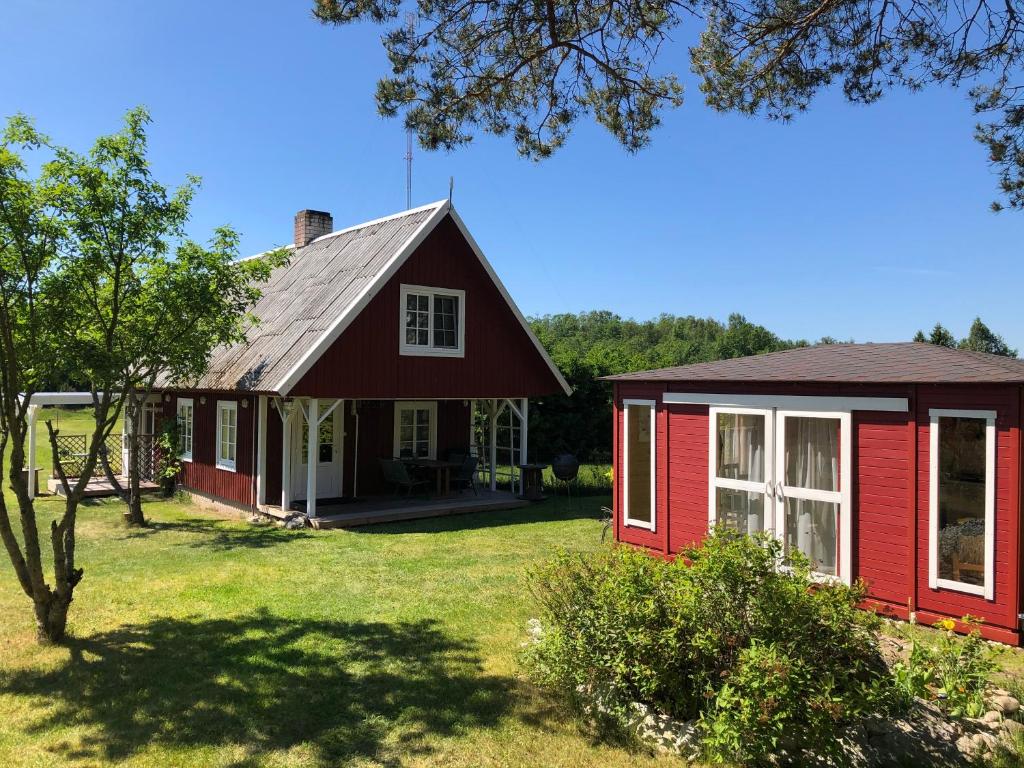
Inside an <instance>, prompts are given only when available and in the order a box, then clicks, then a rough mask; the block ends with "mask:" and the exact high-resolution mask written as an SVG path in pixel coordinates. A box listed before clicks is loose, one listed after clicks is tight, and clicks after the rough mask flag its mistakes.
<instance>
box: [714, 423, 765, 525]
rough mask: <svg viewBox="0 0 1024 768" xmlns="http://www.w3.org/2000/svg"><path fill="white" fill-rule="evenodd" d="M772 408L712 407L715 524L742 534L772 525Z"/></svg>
mask: <svg viewBox="0 0 1024 768" xmlns="http://www.w3.org/2000/svg"><path fill="white" fill-rule="evenodd" d="M772 427H773V418H772V411H771V410H770V409H769V410H757V409H750V408H712V409H711V449H712V452H713V453H712V457H711V458H712V461H711V483H710V488H711V499H710V516H709V517H710V523H711V524H712V525H716V524H717V525H724V526H726V527H728V528H732V529H733V530H736V531H739V532H741V533H747V534H754V533H758V532H760V531H764V530H771V528H772V495H773V493H774V490H773V488H774V486H773V483H772V472H773V466H772V459H771V456H772V450H773V446H772Z"/></svg>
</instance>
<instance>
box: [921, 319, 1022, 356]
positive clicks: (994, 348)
mask: <svg viewBox="0 0 1024 768" xmlns="http://www.w3.org/2000/svg"><path fill="white" fill-rule="evenodd" d="M914 341H924V342H928V343H929V344H938V345H939V346H942V347H949V348H950V349H971V350H974V351H975V352H988V353H989V354H990V355H1002V356H1003V357H1016V356H1017V350H1016V349H1011V348H1010V346H1009V345H1008V344H1007V343H1006V341H1005V340H1004V339H1003V337H1002V336H1000V335H998V334H996V333H993V332H992V330H991V329H990V328H989V327H988V326H987V325H985V324H984V323H983V322H981V318H980V317H976V318H974V322H973V323H971V329H970V331H968V333H967V336H966V337H965V338H963V339H961V340H960V341H957V340H956V337H955V336H954V335H953V334H952V333H951V332H950V331H949V330H947V329H946V328H945V327H944V326H943V325H942V323H936V324H935V327H934V328H932V332H931V334H929V335H928V336H927V337H926V336H925V335H924V332H923V331H918V332H917V333H916V334H914Z"/></svg>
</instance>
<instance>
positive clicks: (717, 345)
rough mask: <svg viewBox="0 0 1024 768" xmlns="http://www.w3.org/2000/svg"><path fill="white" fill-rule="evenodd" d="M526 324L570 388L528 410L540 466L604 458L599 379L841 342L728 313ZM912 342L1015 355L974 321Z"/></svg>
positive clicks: (588, 316)
mask: <svg viewBox="0 0 1024 768" xmlns="http://www.w3.org/2000/svg"><path fill="white" fill-rule="evenodd" d="M530 323H531V325H532V326H533V330H534V333H536V334H537V338H539V339H540V341H541V343H542V344H543V345H544V347H545V348H546V349H547V350H548V353H549V354H550V355H551V357H552V359H553V360H554V361H555V364H556V365H557V366H558V367H559V369H561V371H562V373H563V374H564V375H565V378H566V379H567V380H568V382H569V384H570V386H572V388H573V394H572V395H571V396H568V397H567V396H564V395H557V396H552V397H548V398H544V399H543V400H541V401H539V402H536V403H535V404H531V407H530V445H531V453H532V455H533V456H535V457H536V458H537V459H540V460H550V459H551V457H553V456H554V455H556V454H557V453H560V452H563V451H568V452H570V453H573V454H575V455H576V456H578V457H579V458H580V459H581V460H582V461H587V462H593V463H605V462H607V461H609V460H610V455H611V436H612V425H611V397H612V387H611V384H609V383H608V382H603V381H599V379H600V377H601V376H608V375H611V374H615V373H625V372H629V371H644V370H648V369H651V368H664V367H667V366H673V365H687V364H689V363H701V362H707V361H709V360H723V359H726V358H731V357H743V356H744V355H759V354H764V353H766V352H775V351H778V350H782V349H791V348H793V347H802V346H808V345H809V344H812V343H814V344H836V343H841V342H840V341H839V340H837V339H834V338H832V337H830V336H825V337H822V338H821V339H819V340H818V341H816V342H810V341H807V340H806V339H783V338H780V337H779V336H777V335H776V334H774V333H772V332H771V331H770V330H768V329H767V328H765V327H764V326H762V325H757V324H755V323H751V322H749V321H748V320H747V319H746V318H745V317H744V316H743V315H739V314H732V315H730V316H729V319H728V320H727V321H726V322H724V323H722V322H720V321H718V320H714V319H712V318H705V317H694V316H692V315H687V316H685V317H680V316H676V315H668V314H663V315H660V316H658V317H657V318H655V319H653V320H642V321H640V320H630V319H623V318H621V317H620V316H619V315H616V314H615V313H613V312H608V311H605V310H598V311H594V312H581V313H579V314H558V315H544V316H543V317H535V318H532V319H531V320H530ZM849 341H852V339H851V340H849ZM914 341H924V342H930V343H932V344H941V345H942V346H947V347H958V348H962V349H972V350H976V351H979V352H988V353H991V354H997V355H1004V356H1007V357H1016V356H1017V350H1016V349H1011V348H1010V347H1009V346H1008V345H1007V344H1006V342H1005V341H1004V340H1003V338H1002V337H1001V336H1000V335H998V334H996V333H994V332H993V331H992V330H991V329H989V328H988V326H986V325H985V324H984V323H983V322H982V321H981V319H980V318H977V319H975V321H974V323H973V324H972V325H971V327H970V329H969V331H968V333H967V335H966V336H964V337H963V338H961V339H957V338H956V337H955V336H954V335H953V333H952V332H951V331H949V330H948V329H947V328H946V327H944V326H943V325H942V324H941V323H936V324H935V326H934V327H933V328H932V329H931V331H930V332H928V333H925V332H924V331H918V332H917V334H916V335H915V336H914Z"/></svg>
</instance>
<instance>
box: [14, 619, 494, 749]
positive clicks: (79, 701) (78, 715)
mask: <svg viewBox="0 0 1024 768" xmlns="http://www.w3.org/2000/svg"><path fill="white" fill-rule="evenodd" d="M70 650H71V656H70V659H69V660H68V661H67V662H66V663H65V664H64V665H62V666H60V667H59V668H56V669H40V670H36V669H24V670H18V671H13V672H3V671H0V689H2V690H3V691H4V692H5V694H7V695H11V696H16V697H24V698H25V699H29V700H31V701H32V702H34V703H45V704H46V705H49V706H48V708H47V710H46V715H45V716H44V717H43V718H42V720H41V721H38V722H36V724H35V725H33V726H32V731H33V732H46V731H49V730H51V729H54V728H65V727H74V726H79V727H80V726H85V727H86V729H87V730H88V732H89V733H90V734H91V735H90V736H89V737H88V739H87V740H85V741H84V742H83V743H81V744H78V745H75V746H74V747H72V746H70V745H63V746H58V747H56V748H55V751H57V752H59V753H60V755H59V757H60V759H61V761H62V763H67V762H70V761H73V760H82V761H97V760H102V761H118V760H124V759H128V758H130V757H132V756H133V755H134V754H136V753H138V752H139V751H141V750H143V749H145V748H147V747H150V746H165V747H168V748H172V749H173V748H178V749H186V750H187V749H199V748H210V747H218V746H225V747H233V748H235V749H237V748H241V749H242V751H243V752H244V754H245V755H246V757H245V759H243V760H242V761H239V762H236V763H235V765H239V766H240V765H255V764H258V762H259V758H260V756H261V755H263V754H264V753H266V752H269V751H274V750H288V749H290V748H293V747H300V748H301V750H302V752H303V754H305V755H309V756H310V757H311V761H312V762H313V764H315V765H320V766H334V765H339V764H344V763H347V762H349V761H352V760H355V759H357V758H374V759H376V760H378V761H380V762H381V763H383V764H385V765H397V764H399V763H400V762H401V761H402V759H403V757H408V756H410V755H414V754H420V755H424V754H426V755H429V753H430V750H431V747H430V743H429V741H428V740H427V739H426V738H425V737H426V736H428V735H441V736H444V735H448V734H453V733H457V732H460V731H462V730H463V729H471V728H480V727H483V728H486V727H489V726H493V725H495V724H496V723H497V722H498V721H499V720H500V719H501V718H502V717H503V716H504V715H505V714H506V713H507V712H508V710H509V708H510V707H511V706H512V699H513V696H512V693H513V684H514V681H513V680H512V679H511V678H506V677H499V676H494V675H487V674H484V673H483V671H482V667H481V660H480V657H479V655H478V653H477V651H476V648H475V645H474V644H473V643H471V642H469V641H466V640H461V639H456V638H453V637H451V636H450V635H448V634H447V633H446V632H445V631H444V630H443V628H442V626H441V625H440V624H438V623H437V622H436V621H432V620H424V621H418V622H403V623H395V624H383V623H366V622H344V621H331V620H306V619H297V620H291V619H284V618H280V617H276V616H273V615H271V614H269V613H266V612H257V613H255V614H253V615H250V616H248V617H242V618H233V619H198V618H197V619H186V620H182V619H170V618H167V619H158V620H156V621H153V622H150V623H147V624H140V625H127V626H124V627H121V628H119V629H116V630H113V631H111V632H108V633H103V634H98V635H93V636H91V637H89V638H86V639H80V640H79V639H76V640H72V641H71V642H70ZM396 750H397V752H396Z"/></svg>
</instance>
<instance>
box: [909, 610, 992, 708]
mask: <svg viewBox="0 0 1024 768" xmlns="http://www.w3.org/2000/svg"><path fill="white" fill-rule="evenodd" d="M963 622H964V623H965V624H966V625H967V626H968V628H969V629H968V633H967V636H966V637H963V638H961V637H959V636H957V635H956V633H955V632H954V631H953V628H954V626H955V624H954V622H953V620H952V619H942V620H940V621H938V622H936V623H935V628H936V629H938V630H940V631H941V632H942V634H941V635H940V636H939V641H938V643H937V644H936V645H935V646H934V647H929V646H926V645H924V644H922V643H921V642H919V640H918V637H917V633H916V631H915V629H914V625H913V624H911V625H910V626H909V628H908V630H907V633H908V635H909V638H910V653H909V654H908V656H907V659H906V661H902V662H899V663H898V664H896V665H895V666H894V668H893V673H894V674H895V677H896V681H897V684H898V685H899V688H900V690H901V691H902V693H903V694H904V696H905V697H907V698H908V699H909V698H911V697H913V696H919V697H921V698H923V699H934V700H935V703H936V704H938V705H939V706H940V707H941V708H942V709H944V710H945V711H946V712H948V713H949V714H950V715H952V716H953V717H981V716H982V715H983V714H985V710H986V706H985V690H986V689H987V688H988V680H989V677H990V676H991V674H992V672H993V671H994V670H995V668H996V665H995V660H994V653H993V651H992V650H991V648H989V646H988V645H987V644H986V643H985V641H984V640H982V638H981V631H980V630H979V625H980V623H981V622H980V621H979V620H978V619H977V618H975V617H973V616H964V617H963Z"/></svg>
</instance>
